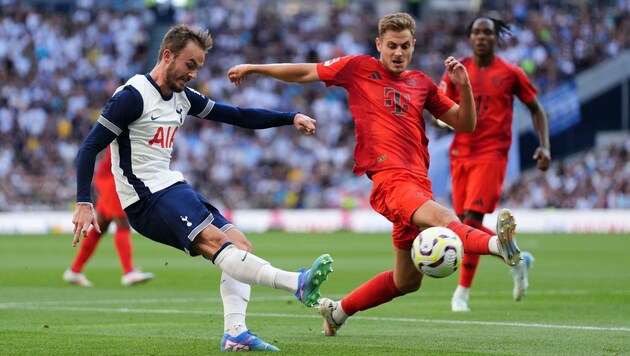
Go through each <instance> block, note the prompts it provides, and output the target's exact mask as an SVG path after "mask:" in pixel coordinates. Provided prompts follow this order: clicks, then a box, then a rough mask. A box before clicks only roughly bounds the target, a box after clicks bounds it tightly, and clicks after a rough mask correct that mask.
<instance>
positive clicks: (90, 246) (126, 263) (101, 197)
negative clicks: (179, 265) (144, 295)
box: [63, 149, 153, 287]
mask: <svg viewBox="0 0 630 356" xmlns="http://www.w3.org/2000/svg"><path fill="white" fill-rule="evenodd" d="M94 188H95V189H96V194H97V197H98V198H97V201H96V218H97V221H98V225H99V226H100V227H101V232H98V231H96V229H94V228H92V229H91V230H90V232H89V233H88V236H87V237H86V238H85V239H84V240H83V243H82V244H81V246H80V247H79V251H77V254H76V256H75V258H74V261H73V262H72V265H71V266H70V268H68V269H67V270H66V271H65V272H64V274H63V280H64V281H66V282H68V283H71V284H76V285H79V286H82V287H91V286H92V282H90V281H89V280H88V279H87V278H86V277H85V275H84V274H83V267H85V264H86V263H87V262H88V261H89V260H90V257H92V255H93V254H94V252H95V251H96V247H97V246H98V244H99V242H100V241H101V237H102V236H103V234H105V233H106V232H107V229H108V228H109V225H110V224H111V222H112V221H113V222H114V223H115V224H116V232H115V233H114V246H116V252H118V258H119V259H120V264H121V266H122V270H123V276H122V277H121V279H120V282H121V283H122V285H124V286H129V285H134V284H138V283H142V282H146V281H149V280H151V279H153V273H150V272H142V271H141V270H139V269H134V268H133V254H132V247H131V228H130V226H129V220H127V215H126V214H125V211H124V210H123V209H122V206H121V205H120V199H119V198H118V193H116V184H115V182H114V175H113V174H112V155H111V151H110V150H109V149H106V150H105V155H104V156H103V159H102V160H101V162H100V163H99V165H98V167H97V168H96V171H95V174H94Z"/></svg>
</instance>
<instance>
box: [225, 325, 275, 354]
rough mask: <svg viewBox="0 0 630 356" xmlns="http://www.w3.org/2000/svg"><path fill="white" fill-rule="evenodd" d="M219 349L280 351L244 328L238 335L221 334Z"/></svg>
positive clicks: (230, 350) (229, 350)
mask: <svg viewBox="0 0 630 356" xmlns="http://www.w3.org/2000/svg"><path fill="white" fill-rule="evenodd" d="M221 351H227V352H238V351H280V349H279V348H277V347H275V346H273V345H271V344H270V343H267V342H264V341H262V340H261V339H259V338H258V337H257V336H256V334H252V333H251V332H250V331H249V330H246V331H243V332H242V333H241V334H240V335H238V336H230V334H228V333H225V334H223V339H222V340H221Z"/></svg>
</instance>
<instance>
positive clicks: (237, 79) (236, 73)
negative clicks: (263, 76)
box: [227, 64, 249, 85]
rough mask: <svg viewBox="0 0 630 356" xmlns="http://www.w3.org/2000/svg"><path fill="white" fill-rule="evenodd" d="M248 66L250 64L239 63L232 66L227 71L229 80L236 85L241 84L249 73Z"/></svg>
mask: <svg viewBox="0 0 630 356" xmlns="http://www.w3.org/2000/svg"><path fill="white" fill-rule="evenodd" d="M248 68H249V65H248V64H239V65H236V66H234V67H232V68H230V69H229V70H228V72H227V77H228V79H229V81H230V82H232V83H234V84H235V85H240V84H241V83H242V82H243V79H245V77H246V76H247V74H249V69H248Z"/></svg>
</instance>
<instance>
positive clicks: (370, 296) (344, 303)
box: [341, 271, 402, 316]
mask: <svg viewBox="0 0 630 356" xmlns="http://www.w3.org/2000/svg"><path fill="white" fill-rule="evenodd" d="M401 295H402V293H400V292H399V291H398V289H396V285H394V271H385V272H382V273H380V274H377V275H376V276H374V277H373V278H372V279H370V280H369V281H367V282H365V283H364V284H363V285H362V286H360V287H358V288H357V289H355V290H353V291H352V292H351V293H350V294H348V295H347V296H345V297H344V298H343V299H342V300H341V307H342V308H343V311H344V312H345V313H346V315H348V316H351V315H354V314H355V313H356V312H358V311H361V310H366V309H370V308H374V307H375V306H378V305H381V304H384V303H387V302H389V301H390V300H392V299H394V298H396V297H399V296H401Z"/></svg>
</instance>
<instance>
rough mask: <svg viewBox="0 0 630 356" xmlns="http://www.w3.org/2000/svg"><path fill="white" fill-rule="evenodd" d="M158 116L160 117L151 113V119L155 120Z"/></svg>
mask: <svg viewBox="0 0 630 356" xmlns="http://www.w3.org/2000/svg"><path fill="white" fill-rule="evenodd" d="M159 118H160V117H159V116H153V115H151V120H157V119H159Z"/></svg>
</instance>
